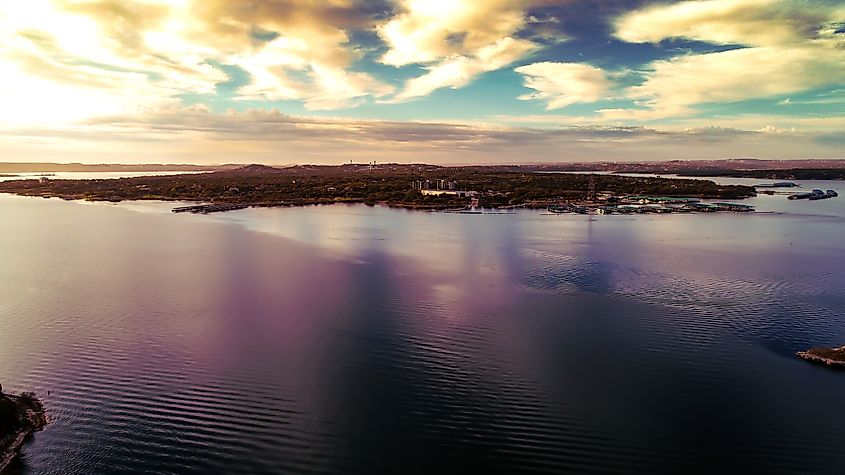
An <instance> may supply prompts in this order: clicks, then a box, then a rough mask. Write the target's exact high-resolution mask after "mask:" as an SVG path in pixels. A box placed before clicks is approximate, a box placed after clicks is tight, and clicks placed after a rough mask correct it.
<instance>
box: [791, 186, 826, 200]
mask: <svg viewBox="0 0 845 475" xmlns="http://www.w3.org/2000/svg"><path fill="white" fill-rule="evenodd" d="M837 196H839V193H837V192H836V191H835V190H827V191H822V190H819V189H815V190H813V191H811V192H809V193H795V194H792V195H789V196H788V197H787V198H789V199H790V200H810V201H816V200H826V199H828V198H836V197H837Z"/></svg>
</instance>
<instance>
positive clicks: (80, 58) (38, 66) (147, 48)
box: [0, 0, 393, 121]
mask: <svg viewBox="0 0 845 475" xmlns="http://www.w3.org/2000/svg"><path fill="white" fill-rule="evenodd" d="M385 8H387V7H386V5H385V4H382V3H380V2H378V1H355V0H327V1H323V2H314V1H311V0H274V1H258V0H245V1H238V2H232V1H228V0H137V1H133V2H125V1H121V0H82V1H80V0H27V1H26V2H2V3H0V67H2V69H3V72H4V73H5V74H4V78H3V79H2V81H3V85H4V86H7V87H5V88H4V89H6V92H0V97H2V98H4V99H7V100H4V106H5V109H6V110H5V111H3V113H0V115H2V116H3V117H4V118H5V119H6V121H13V120H17V119H16V118H19V117H24V116H26V117H33V118H34V117H36V116H37V115H41V116H44V117H50V118H51V120H59V119H61V120H72V119H75V118H79V117H81V116H84V115H86V114H87V115H96V114H102V113H114V112H117V110H130V109H133V108H136V107H138V106H139V105H140V104H143V103H150V102H157V101H160V102H168V101H171V100H173V98H175V97H178V96H180V95H182V94H195V95H209V96H210V95H214V94H216V93H217V87H218V86H219V85H220V84H222V83H224V82H225V81H227V80H228V75H227V74H226V72H225V71H224V70H223V69H222V68H221V67H220V65H229V66H238V67H240V68H241V69H243V70H245V71H246V72H247V73H248V74H249V75H250V82H249V83H248V84H246V85H245V86H243V87H242V88H241V89H240V90H239V91H237V93H236V95H240V97H241V98H242V99H253V100H254V99H260V100H264V99H269V100H278V99H294V100H301V101H303V102H304V103H305V106H306V108H309V109H333V108H341V107H351V106H354V105H356V104H357V103H358V102H360V101H361V100H363V99H364V98H366V97H370V96H375V97H379V96H383V95H385V94H388V93H390V92H392V90H393V88H392V87H391V86H389V85H387V84H385V83H383V82H382V81H380V80H379V79H377V78H375V77H373V76H372V75H370V74H367V73H365V72H361V71H356V70H355V68H354V65H355V63H356V62H357V61H358V60H359V59H360V58H361V56H362V54H363V53H362V52H361V51H360V50H359V48H358V47H357V46H355V45H354V44H352V42H350V37H349V31H352V30H356V29H359V28H360V29H369V30H372V29H374V28H375V22H376V18H377V16H379V15H381V14H382V13H383V12H384V11H385ZM8 86H14V89H12V88H11V87H8ZM10 90H13V91H14V92H9V91H10ZM59 92H61V94H59ZM45 95H46V96H48V97H50V98H51V100H55V99H61V98H62V97H68V99H67V100H55V102H53V103H52V107H51V106H50V105H49V103H47V102H46V101H44V100H41V99H40V98H42V97H43V96H45ZM12 96H17V97H18V98H20V97H21V96H29V97H31V98H34V99H32V100H31V102H32V103H33V104H31V105H27V103H26V102H27V101H24V100H22V99H18V100H15V97H12ZM73 98H77V99H78V100H74V99H73ZM82 98H86V100H87V101H88V103H90V104H91V105H92V106H91V107H76V106H77V105H79V103H80V102H82ZM10 105H14V106H15V108H16V109H19V110H16V111H10V110H9V106H10Z"/></svg>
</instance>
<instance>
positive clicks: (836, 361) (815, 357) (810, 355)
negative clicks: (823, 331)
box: [795, 346, 845, 370]
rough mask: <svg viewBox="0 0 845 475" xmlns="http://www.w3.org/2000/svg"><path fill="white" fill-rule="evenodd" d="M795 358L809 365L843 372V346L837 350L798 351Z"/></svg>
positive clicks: (844, 350) (844, 351)
mask: <svg viewBox="0 0 845 475" xmlns="http://www.w3.org/2000/svg"><path fill="white" fill-rule="evenodd" d="M795 356H797V357H799V358H801V359H802V360H805V361H809V362H810V363H814V364H818V365H823V366H826V367H828V368H831V369H838V370H845V346H841V347H839V348H811V349H809V350H807V351H798V352H796V353H795Z"/></svg>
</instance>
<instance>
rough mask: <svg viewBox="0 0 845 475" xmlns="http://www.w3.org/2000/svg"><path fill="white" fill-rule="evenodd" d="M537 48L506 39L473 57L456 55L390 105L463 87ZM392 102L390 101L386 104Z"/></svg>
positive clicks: (415, 81)
mask: <svg viewBox="0 0 845 475" xmlns="http://www.w3.org/2000/svg"><path fill="white" fill-rule="evenodd" d="M532 49H534V44H532V43H531V42H528V41H523V40H515V39H513V38H511V37H505V38H502V39H500V40H498V41H496V42H495V43H492V44H490V45H487V46H484V47H482V48H479V49H478V50H477V51H476V52H475V54H473V55H472V56H453V57H449V58H446V59H444V60H443V61H441V62H439V63H437V64H435V65H433V66H431V67H430V68H428V72H427V73H425V74H423V75H422V76H418V77H415V78H413V79H410V80H408V81H407V82H406V83H405V87H404V88H403V89H402V91H400V92H399V93H398V94H397V95H396V96H395V97H394V98H392V100H391V101H389V102H401V101H404V100H407V99H411V98H415V97H420V96H426V95H428V94H431V93H432V92H433V91H435V90H437V89H440V88H444V87H451V88H453V89H454V88H459V87H463V86H466V85H467V84H469V83H470V82H471V81H472V80H473V78H475V77H476V76H477V75H479V74H481V73H484V72H487V71H492V70H496V69H500V68H503V67H505V66H507V65H509V64H511V63H513V62H514V61H516V60H517V59H519V58H521V57H522V56H523V55H525V54H526V53H527V52H529V51H531V50H532ZM385 102H388V101H385Z"/></svg>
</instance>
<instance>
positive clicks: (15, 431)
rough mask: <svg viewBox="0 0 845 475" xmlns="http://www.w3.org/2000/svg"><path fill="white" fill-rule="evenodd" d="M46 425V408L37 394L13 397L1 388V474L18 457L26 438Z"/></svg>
mask: <svg viewBox="0 0 845 475" xmlns="http://www.w3.org/2000/svg"><path fill="white" fill-rule="evenodd" d="M45 425H47V419H46V417H45V415H44V406H43V405H42V404H41V401H39V400H38V398H36V397H35V393H23V394H21V395H20V396H13V395H11V394H4V393H3V388H2V386H0V473H3V472H4V471H5V470H6V468H8V466H9V464H11V463H12V461H13V460H14V459H15V457H17V456H18V453H19V452H20V449H21V447H23V443H24V441H25V440H26V438H27V437H29V436H30V435H31V434H32V433H33V432H37V431H39V430H41V429H43V428H44V426H45Z"/></svg>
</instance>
